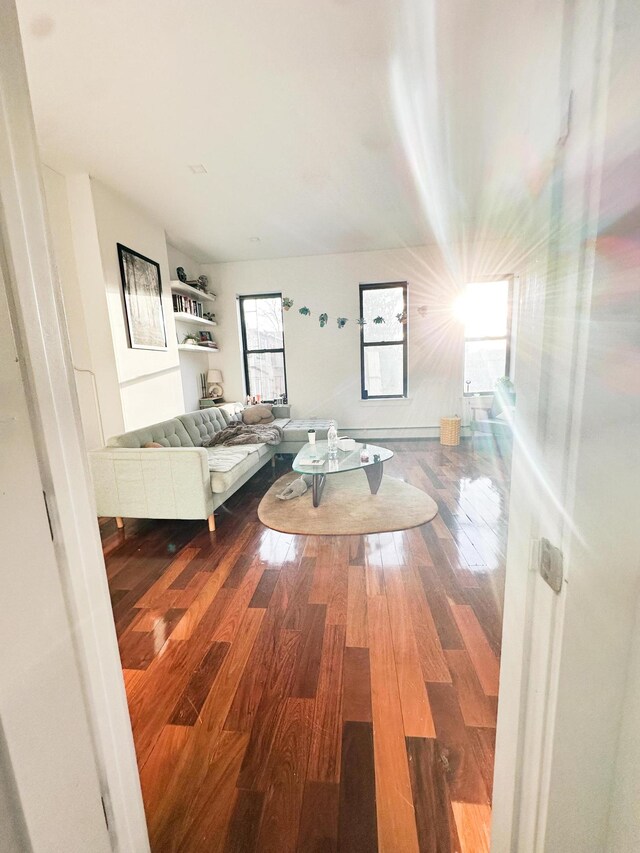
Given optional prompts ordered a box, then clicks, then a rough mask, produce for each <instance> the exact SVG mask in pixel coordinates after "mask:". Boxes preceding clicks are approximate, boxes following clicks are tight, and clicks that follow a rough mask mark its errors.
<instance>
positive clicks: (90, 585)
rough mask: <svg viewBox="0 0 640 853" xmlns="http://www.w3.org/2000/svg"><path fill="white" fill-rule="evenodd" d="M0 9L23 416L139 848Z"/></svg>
mask: <svg viewBox="0 0 640 853" xmlns="http://www.w3.org/2000/svg"><path fill="white" fill-rule="evenodd" d="M0 18H1V19H2V32H1V34H0V201H1V204H2V210H3V214H4V216H3V235H2V238H3V244H4V249H5V254H6V258H7V264H8V278H9V280H8V282H7V288H8V291H9V295H10V298H11V301H12V302H13V313H14V317H15V322H16V330H15V332H16V337H17V339H18V340H19V342H20V355H21V357H22V358H23V359H24V373H23V376H24V382H25V390H26V392H27V399H28V403H29V406H30V420H31V424H32V426H33V431H34V436H35V441H36V450H37V453H38V459H39V467H40V474H41V478H42V482H43V485H44V489H45V492H46V494H47V499H48V507H49V513H50V518H51V527H52V531H53V536H54V544H55V550H56V557H57V561H58V566H59V570H60V575H61V581H62V586H63V590H64V594H65V600H66V606H67V611H68V618H69V622H70V626H71V629H72V632H73V636H74V638H75V648H76V655H77V658H78V662H79V668H80V672H81V675H82V680H83V688H84V693H85V702H86V706H87V717H88V720H89V727H90V730H91V734H92V737H93V741H94V748H95V754H96V763H97V767H98V773H99V777H100V782H101V788H102V792H103V798H104V805H105V811H106V814H107V818H108V824H109V830H110V835H111V842H112V846H113V849H114V850H120V851H123V853H124V851H126V853H146V851H148V850H149V842H148V835H147V829H146V822H145V817H144V809H143V804H142V796H141V791H140V779H139V774H138V768H137V764H136V756H135V750H134V745H133V735H132V731H131V722H130V718H129V712H128V708H127V699H126V694H125V688H124V680H123V675H122V669H121V665H120V657H119V654H118V645H117V639H116V633H115V626H114V622H113V613H112V610H111V603H110V598H109V590H108V585H107V577H106V572H105V566H104V560H103V557H102V548H101V544H100V536H99V532H98V526H97V522H96V512H95V504H94V499H93V490H92V488H91V485H90V479H89V472H88V463H87V458H86V453H85V450H84V442H83V438H82V433H81V426H80V423H81V421H80V415H79V409H78V402H77V397H76V391H75V384H74V379H73V370H72V366H71V359H70V352H69V344H68V338H67V332H66V326H65V321H64V313H63V306H62V299H61V291H60V285H59V281H58V278H57V272H56V269H55V264H54V261H53V253H52V250H51V243H50V237H49V231H48V226H47V214H46V209H45V202H44V193H43V188H42V181H41V175H40V168H41V166H40V159H39V154H38V149H37V143H36V138H35V131H34V127H33V118H32V113H31V102H30V98H29V90H28V84H27V78H26V71H25V67H24V59H23V55H22V44H21V40H20V31H19V27H18V18H17V13H16V8H15V3H14V0H0ZM25 511H26V510H25ZM34 618H37V614H35V615H34ZM44 711H45V709H43V712H44Z"/></svg>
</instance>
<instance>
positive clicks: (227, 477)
mask: <svg viewBox="0 0 640 853" xmlns="http://www.w3.org/2000/svg"><path fill="white" fill-rule="evenodd" d="M229 449H230V450H238V449H242V448H235V447H234V448H229ZM257 462H258V454H257V453H256V452H255V451H252V452H251V453H248V454H247V455H246V456H245V458H244V459H243V460H242V461H241V462H238V464H237V465H234V466H233V468H231V470H229V471H212V472H211V491H212V492H214V493H215V494H217V495H219V494H221V493H222V492H226V491H227V489H230V488H231V487H232V486H233V485H234V484H235V482H236V480H237V479H238V478H239V477H241V476H242V475H243V474H244V473H246V472H247V471H248V470H249V469H250V468H251V467H253V466H254V465H255V464H256V463H257Z"/></svg>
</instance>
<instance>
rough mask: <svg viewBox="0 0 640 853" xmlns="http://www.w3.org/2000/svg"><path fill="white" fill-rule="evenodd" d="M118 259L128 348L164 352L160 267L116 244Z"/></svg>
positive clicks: (165, 339) (165, 344)
mask: <svg viewBox="0 0 640 853" xmlns="http://www.w3.org/2000/svg"><path fill="white" fill-rule="evenodd" d="M118 260H119V262H120V276H121V278H122V290H123V294H124V313H125V316H126V318H127V332H128V335H129V346H130V347H131V348H132V349H156V350H166V349H167V334H166V330H165V326H164V313H163V311H162V282H161V281H160V266H159V265H158V264H157V263H156V262H155V261H152V260H151V259H150V258H145V257H144V255H140V254H139V253H138V252H134V251H133V249H128V248H127V247H126V246H123V245H122V244H121V243H118Z"/></svg>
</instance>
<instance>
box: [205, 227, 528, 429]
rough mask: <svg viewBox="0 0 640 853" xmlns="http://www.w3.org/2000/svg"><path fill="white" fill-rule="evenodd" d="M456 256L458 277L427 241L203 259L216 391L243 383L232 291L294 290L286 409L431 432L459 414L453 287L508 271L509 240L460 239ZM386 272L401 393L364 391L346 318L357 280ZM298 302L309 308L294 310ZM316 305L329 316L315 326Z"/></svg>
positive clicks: (236, 392)
mask: <svg viewBox="0 0 640 853" xmlns="http://www.w3.org/2000/svg"><path fill="white" fill-rule="evenodd" d="M450 248H451V247H450ZM453 251H454V253H455V247H453ZM457 260H458V262H459V263H460V265H461V267H463V268H466V270H467V275H465V281H461V282H456V281H455V280H454V279H453V277H452V275H451V274H450V273H449V272H448V267H447V265H446V263H445V260H444V258H443V255H442V253H441V252H440V251H439V249H438V248H437V247H436V246H423V247H420V248H411V249H389V250H385V251H376V252H356V253H351V254H340V255H318V256H312V257H302V258H286V259H281V260H264V261H242V262H237V263H225V264H213V265H207V266H203V267H202V269H203V270H204V272H205V273H206V274H207V275H208V276H209V278H210V280H211V281H212V286H213V289H214V290H215V291H216V292H217V294H218V301H217V302H216V314H217V315H218V317H217V318H218V322H219V326H218V334H217V338H218V340H219V342H220V345H221V347H222V353H221V366H222V370H223V375H224V387H225V397H226V398H227V399H241V398H242V396H243V393H244V387H243V372H242V358H241V344H240V337H239V331H238V320H237V300H236V296H237V295H239V294H247V293H265V292H269V291H277V292H281V293H282V295H283V296H288V297H289V298H291V299H293V300H294V306H293V308H292V309H291V310H290V311H288V312H285V313H284V324H285V355H286V365H287V386H288V394H289V400H290V402H291V404H292V415H293V416H294V417H302V416H320V417H329V416H331V417H335V418H336V419H337V421H338V426H339V427H340V428H342V429H355V430H365V429H375V430H376V432H377V434H379V435H386V436H387V437H392V436H394V435H397V436H401V435H428V434H435V432H434V431H433V428H435V427H437V426H438V424H439V419H440V417H442V416H445V415H451V414H454V413H458V414H462V392H463V330H462V327H461V326H460V325H459V324H458V323H457V322H456V321H455V320H454V318H453V315H452V312H451V305H452V303H453V301H454V299H455V296H456V287H457V286H458V285H459V286H463V285H464V284H465V282H466V281H469V280H471V279H472V278H473V277H474V276H479V275H502V274H507V273H511V272H517V270H515V269H513V262H514V259H513V257H511V256H509V255H508V250H507V249H506V248H503V249H502V250H501V249H500V247H498V246H496V245H491V244H489V245H487V244H485V245H484V246H483V248H482V249H480V248H478V249H477V251H476V252H475V255H474V252H473V251H472V250H471V251H470V249H469V247H468V246H467V247H466V248H465V251H464V256H463V255H462V252H461V253H460V256H459V257H458V258H457ZM385 281H407V282H408V285H409V288H408V302H409V325H408V341H409V358H408V399H406V400H385V401H373V400H371V401H363V400H361V399H360V337H359V328H358V326H357V325H356V324H355V322H353V320H354V319H355V318H357V317H358V316H359V313H360V309H359V287H358V285H359V284H360V283H373V282H385ZM304 305H306V306H307V307H309V308H310V309H311V311H312V312H313V316H312V317H303V316H301V315H300V314H299V313H298V309H299V308H301V307H302V306H304ZM421 306H426V308H427V309H428V313H427V315H426V316H425V317H422V316H420V315H419V314H418V308H419V307H421ZM321 312H326V313H327V314H328V315H329V318H330V319H329V324H328V326H326V327H325V328H324V329H321V328H320V327H319V323H318V314H319V313H321ZM339 316H343V317H349V318H351V322H349V323H348V324H347V326H346V327H345V328H344V329H338V328H337V325H336V320H335V318H336V317H339Z"/></svg>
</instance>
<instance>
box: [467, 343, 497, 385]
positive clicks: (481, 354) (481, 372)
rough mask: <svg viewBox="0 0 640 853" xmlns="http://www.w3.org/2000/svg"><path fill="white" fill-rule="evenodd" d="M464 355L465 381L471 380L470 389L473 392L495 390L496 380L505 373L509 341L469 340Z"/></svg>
mask: <svg viewBox="0 0 640 853" xmlns="http://www.w3.org/2000/svg"><path fill="white" fill-rule="evenodd" d="M464 355H465V358H464V378H465V382H466V381H467V380H471V385H469V391H470V392H471V393H472V394H476V393H480V392H482V391H493V389H494V386H495V384H496V381H497V380H498V379H500V377H501V376H504V375H505V368H506V364H507V342H506V341H467V342H466V344H465V348H464ZM466 390H467V386H466V385H465V391H466Z"/></svg>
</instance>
